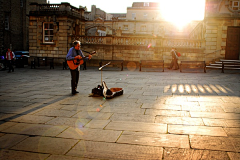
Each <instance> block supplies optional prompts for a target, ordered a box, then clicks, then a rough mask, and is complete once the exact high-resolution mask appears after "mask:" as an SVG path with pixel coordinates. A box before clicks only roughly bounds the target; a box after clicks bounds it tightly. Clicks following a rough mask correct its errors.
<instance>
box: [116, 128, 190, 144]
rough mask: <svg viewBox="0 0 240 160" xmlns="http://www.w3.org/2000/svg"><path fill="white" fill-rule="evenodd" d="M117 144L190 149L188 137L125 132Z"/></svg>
mask: <svg viewBox="0 0 240 160" xmlns="http://www.w3.org/2000/svg"><path fill="white" fill-rule="evenodd" d="M117 143H121V144H137V145H148V146H161V147H178V148H190V146H189V139H188V136H186V135H174V134H156V133H145V132H128V131H127V132H123V134H122V135H121V137H120V138H119V139H118V141H117Z"/></svg>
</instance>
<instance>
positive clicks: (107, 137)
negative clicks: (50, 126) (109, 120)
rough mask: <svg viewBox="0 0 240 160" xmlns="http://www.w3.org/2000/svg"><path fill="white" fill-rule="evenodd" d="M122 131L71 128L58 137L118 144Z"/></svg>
mask: <svg viewBox="0 0 240 160" xmlns="http://www.w3.org/2000/svg"><path fill="white" fill-rule="evenodd" d="M121 133H122V132H121V131H114V130H102V129H92V128H82V127H81V126H80V127H69V128H68V129H66V130H65V131H63V132H62V133H61V134H59V135H58V136H57V137H61V138H71V139H78V140H80V139H81V140H90V141H102V142H116V141H117V139H118V138H119V136H120V134H121Z"/></svg>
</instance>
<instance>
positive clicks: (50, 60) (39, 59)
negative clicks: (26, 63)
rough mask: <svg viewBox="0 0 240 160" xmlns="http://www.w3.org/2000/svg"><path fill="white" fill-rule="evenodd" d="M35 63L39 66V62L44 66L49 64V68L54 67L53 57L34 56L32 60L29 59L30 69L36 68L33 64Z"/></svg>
mask: <svg viewBox="0 0 240 160" xmlns="http://www.w3.org/2000/svg"><path fill="white" fill-rule="evenodd" d="M36 64H37V66H38V67H40V64H43V65H44V66H47V65H48V64H49V65H50V69H52V68H53V69H54V58H52V57H34V59H33V61H31V69H32V68H34V69H35V68H36V67H35V65H36Z"/></svg>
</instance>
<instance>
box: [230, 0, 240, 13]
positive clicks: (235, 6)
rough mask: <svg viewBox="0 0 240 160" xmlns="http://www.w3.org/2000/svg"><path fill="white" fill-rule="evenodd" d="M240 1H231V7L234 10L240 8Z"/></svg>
mask: <svg viewBox="0 0 240 160" xmlns="http://www.w3.org/2000/svg"><path fill="white" fill-rule="evenodd" d="M239 3H240V2H239V1H230V3H229V7H230V8H231V9H232V10H234V11H236V10H239Z"/></svg>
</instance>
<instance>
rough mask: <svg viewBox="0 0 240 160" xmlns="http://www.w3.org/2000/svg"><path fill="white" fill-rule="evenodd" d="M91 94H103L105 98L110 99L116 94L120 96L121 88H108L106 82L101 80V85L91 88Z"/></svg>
mask: <svg viewBox="0 0 240 160" xmlns="http://www.w3.org/2000/svg"><path fill="white" fill-rule="evenodd" d="M92 94H94V95H98V96H103V97H105V98H106V99H111V98H113V97H116V96H120V95H122V94H123V89H122V88H110V89H108V87H107V85H106V83H105V82H104V81H103V82H102V85H98V86H97V87H95V88H93V89H92Z"/></svg>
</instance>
